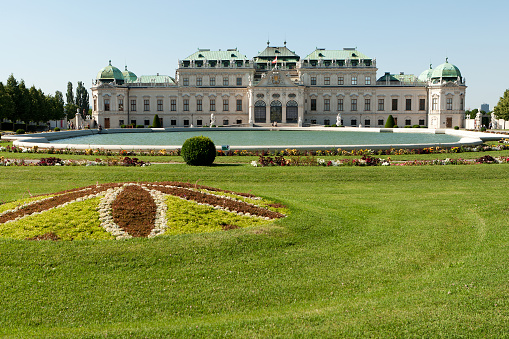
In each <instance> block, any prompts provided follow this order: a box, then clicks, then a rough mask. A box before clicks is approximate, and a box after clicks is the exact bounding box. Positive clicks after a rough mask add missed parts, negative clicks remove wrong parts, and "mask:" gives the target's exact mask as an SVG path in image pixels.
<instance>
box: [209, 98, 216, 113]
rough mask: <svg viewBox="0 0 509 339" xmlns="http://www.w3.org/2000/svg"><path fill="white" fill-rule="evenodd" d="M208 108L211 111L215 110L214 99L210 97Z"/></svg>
mask: <svg viewBox="0 0 509 339" xmlns="http://www.w3.org/2000/svg"><path fill="white" fill-rule="evenodd" d="M210 110H211V111H215V110H216V99H210Z"/></svg>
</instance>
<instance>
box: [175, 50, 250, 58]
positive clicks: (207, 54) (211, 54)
mask: <svg viewBox="0 0 509 339" xmlns="http://www.w3.org/2000/svg"><path fill="white" fill-rule="evenodd" d="M184 60H185V61H190V60H247V57H246V56H245V55H244V54H242V53H240V52H239V51H237V49H236V48H235V49H228V50H226V51H211V50H209V49H199V50H198V51H197V52H195V53H193V54H191V55H190V56H188V57H187V58H185V59H184Z"/></svg>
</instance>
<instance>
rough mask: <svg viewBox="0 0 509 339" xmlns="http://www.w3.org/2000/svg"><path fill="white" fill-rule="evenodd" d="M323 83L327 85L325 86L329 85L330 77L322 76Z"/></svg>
mask: <svg viewBox="0 0 509 339" xmlns="http://www.w3.org/2000/svg"><path fill="white" fill-rule="evenodd" d="M323 83H324V85H327V86H328V85H330V77H325V78H323Z"/></svg>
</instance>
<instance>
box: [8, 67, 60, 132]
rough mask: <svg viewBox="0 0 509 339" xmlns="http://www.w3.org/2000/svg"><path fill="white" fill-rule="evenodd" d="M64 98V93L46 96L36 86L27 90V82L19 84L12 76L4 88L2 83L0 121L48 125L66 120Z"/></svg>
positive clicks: (57, 92) (58, 92)
mask: <svg viewBox="0 0 509 339" xmlns="http://www.w3.org/2000/svg"><path fill="white" fill-rule="evenodd" d="M64 116H65V114H64V97H63V95H62V92H60V91H56V92H55V95H54V96H53V95H46V94H44V93H43V92H42V90H41V89H36V88H35V86H32V87H30V88H27V87H26V85H25V82H24V81H23V80H21V81H20V82H18V81H17V80H16V78H14V75H12V74H11V75H10V76H9V78H8V79H7V82H6V84H5V86H4V84H3V83H2V82H0V120H4V119H7V120H9V121H11V122H12V123H16V122H18V121H21V122H23V123H24V124H28V123H30V122H33V123H46V122H47V121H49V120H58V119H62V118H64Z"/></svg>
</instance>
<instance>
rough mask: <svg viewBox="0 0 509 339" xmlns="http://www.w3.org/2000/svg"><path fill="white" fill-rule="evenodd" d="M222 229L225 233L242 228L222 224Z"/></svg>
mask: <svg viewBox="0 0 509 339" xmlns="http://www.w3.org/2000/svg"><path fill="white" fill-rule="evenodd" d="M221 228H222V229H223V231H229V230H235V229H237V228H240V227H239V226H237V225H230V224H221Z"/></svg>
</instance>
